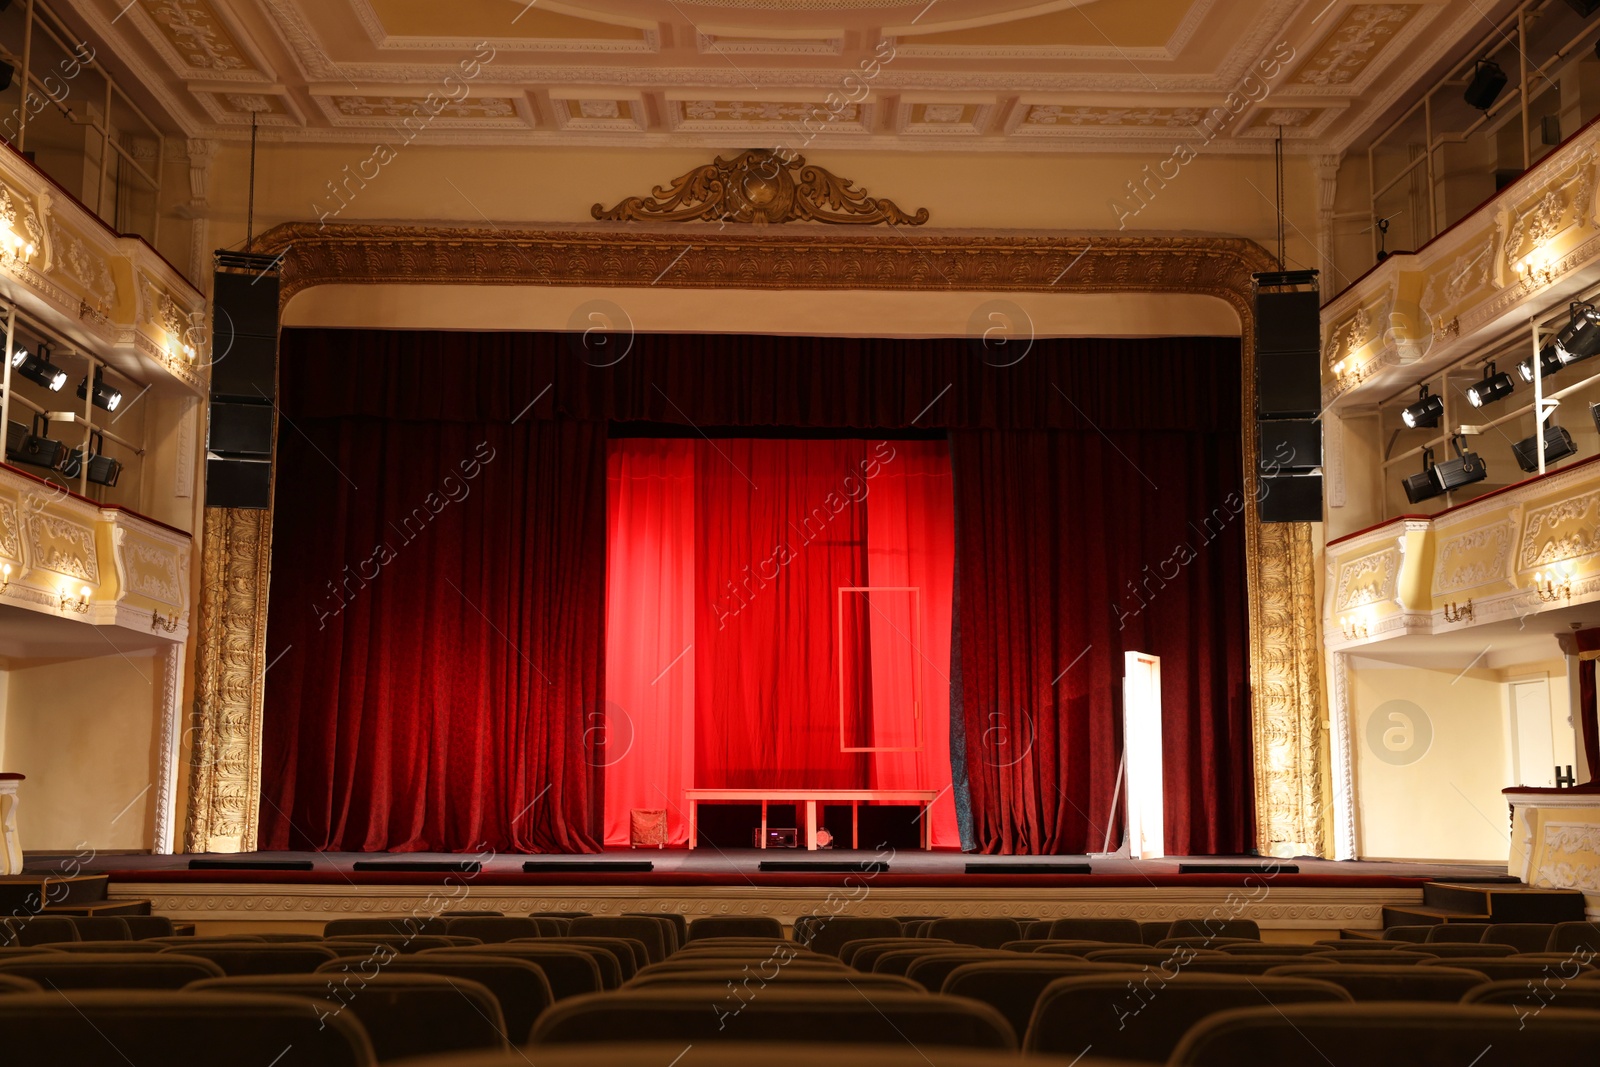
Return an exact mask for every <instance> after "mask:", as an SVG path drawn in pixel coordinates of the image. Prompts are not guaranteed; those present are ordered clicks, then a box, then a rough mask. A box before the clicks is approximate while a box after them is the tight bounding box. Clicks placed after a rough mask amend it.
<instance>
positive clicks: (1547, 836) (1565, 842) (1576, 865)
mask: <svg viewBox="0 0 1600 1067" xmlns="http://www.w3.org/2000/svg"><path fill="white" fill-rule="evenodd" d="M1542 829H1543V830H1544V842H1543V844H1544V851H1543V862H1542V863H1540V864H1539V871H1538V873H1537V874H1535V875H1534V876H1533V879H1532V884H1533V885H1537V886H1548V887H1550V888H1551V889H1582V890H1585V891H1587V892H1590V893H1600V826H1596V825H1594V824H1593V823H1576V822H1549V823H1545V824H1544V825H1543V827H1542Z"/></svg>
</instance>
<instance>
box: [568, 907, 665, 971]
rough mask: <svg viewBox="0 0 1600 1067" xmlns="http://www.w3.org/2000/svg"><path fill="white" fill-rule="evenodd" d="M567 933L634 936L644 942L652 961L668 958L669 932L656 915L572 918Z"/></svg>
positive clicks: (658, 961) (579, 935) (593, 935)
mask: <svg viewBox="0 0 1600 1067" xmlns="http://www.w3.org/2000/svg"><path fill="white" fill-rule="evenodd" d="M567 933H568V934H569V935H570V936H572V937H632V938H636V939H637V940H640V941H643V942H644V947H645V951H647V952H648V953H649V954H650V962H651V963H660V962H661V961H662V960H664V959H666V958H667V934H666V932H665V931H664V930H662V928H661V921H660V920H659V919H657V918H655V917H654V916H649V915H640V916H637V917H632V918H624V917H622V916H614V917H613V916H607V915H588V916H582V917H580V918H576V919H573V920H572V925H571V926H570V927H569V928H568V929H567Z"/></svg>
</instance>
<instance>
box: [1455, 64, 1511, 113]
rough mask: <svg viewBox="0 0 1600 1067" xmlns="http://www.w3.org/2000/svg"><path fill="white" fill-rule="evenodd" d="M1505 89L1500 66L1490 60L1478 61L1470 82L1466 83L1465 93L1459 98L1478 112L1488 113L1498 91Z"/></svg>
mask: <svg viewBox="0 0 1600 1067" xmlns="http://www.w3.org/2000/svg"><path fill="white" fill-rule="evenodd" d="M1505 87H1506V72H1505V71H1504V70H1502V69H1501V68H1500V64H1498V63H1496V62H1495V61H1494V60H1492V59H1480V60H1478V63H1477V66H1476V67H1475V68H1474V69H1473V71H1472V81H1470V82H1468V83H1467V89H1466V92H1464V93H1462V94H1461V97H1462V99H1464V100H1465V101H1466V102H1467V103H1468V104H1470V105H1472V106H1473V107H1475V108H1477V109H1478V110H1479V111H1488V110H1489V109H1490V108H1491V107H1493V106H1494V102H1495V99H1496V98H1497V97H1498V96H1499V95H1500V90H1502V89H1504V88H1505Z"/></svg>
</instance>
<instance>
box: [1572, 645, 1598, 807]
mask: <svg viewBox="0 0 1600 1067" xmlns="http://www.w3.org/2000/svg"><path fill="white" fill-rule="evenodd" d="M1576 640H1577V643H1578V705H1579V707H1578V733H1579V735H1580V736H1581V738H1582V739H1583V758H1584V761H1585V762H1586V763H1587V764H1588V766H1589V781H1590V782H1600V712H1597V711H1596V708H1595V684H1594V663H1595V659H1596V658H1597V657H1600V629H1589V630H1579V631H1578V632H1577V635H1576Z"/></svg>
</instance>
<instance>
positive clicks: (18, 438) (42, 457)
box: [6, 418, 67, 470]
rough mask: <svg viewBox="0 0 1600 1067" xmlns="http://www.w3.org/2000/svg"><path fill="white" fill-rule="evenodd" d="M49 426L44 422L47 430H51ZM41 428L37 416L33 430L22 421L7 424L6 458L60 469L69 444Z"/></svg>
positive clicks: (15, 461)
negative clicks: (42, 430) (55, 438)
mask: <svg viewBox="0 0 1600 1067" xmlns="http://www.w3.org/2000/svg"><path fill="white" fill-rule="evenodd" d="M49 426H50V424H49V423H45V424H44V429H45V431H46V432H49ZM39 428H40V427H39V425H38V419H37V418H36V419H35V420H34V428H33V430H32V431H30V430H29V429H28V427H27V426H25V425H23V424H22V423H20V422H13V423H9V424H7V426H6V459H8V460H11V461H12V462H13V463H27V464H30V465H32V466H35V467H45V468H47V469H49V470H59V469H60V467H61V461H62V459H63V458H65V456H66V454H67V446H66V445H64V444H62V443H61V442H60V441H52V440H51V439H50V438H48V437H46V436H45V435H44V434H43V433H39V432H38V430H39Z"/></svg>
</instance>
